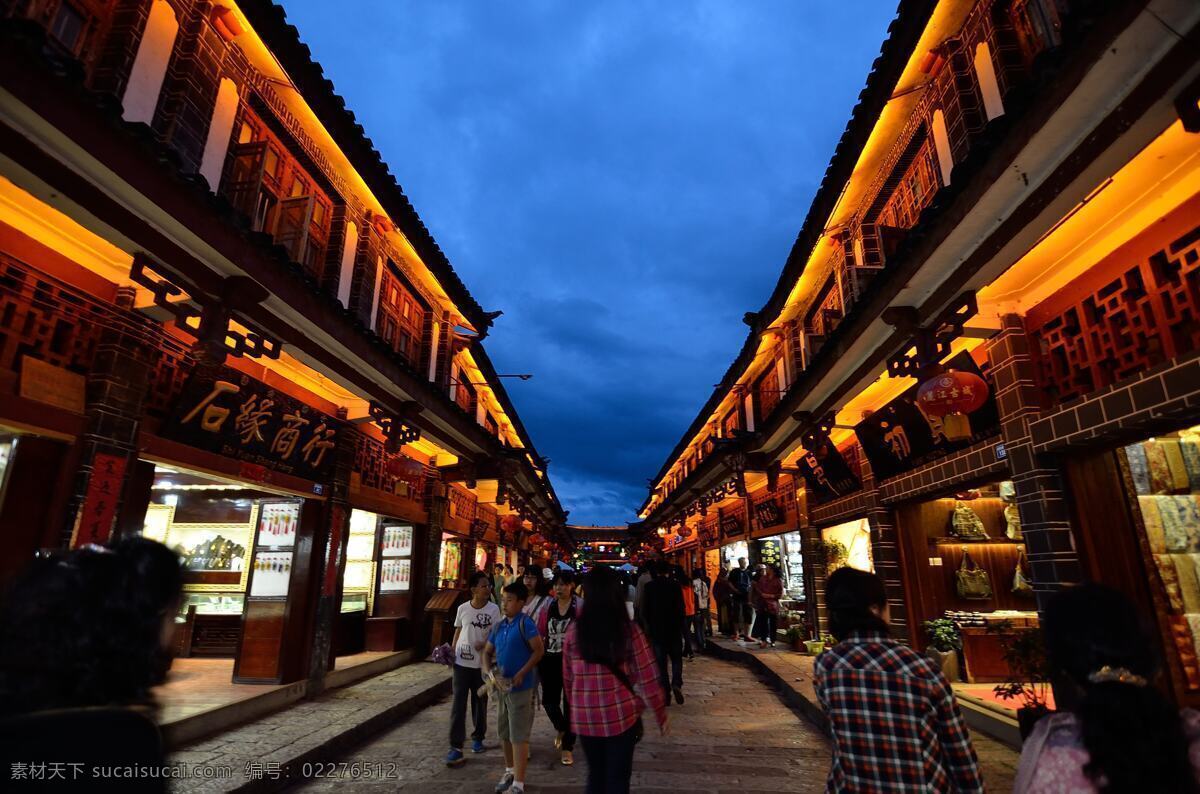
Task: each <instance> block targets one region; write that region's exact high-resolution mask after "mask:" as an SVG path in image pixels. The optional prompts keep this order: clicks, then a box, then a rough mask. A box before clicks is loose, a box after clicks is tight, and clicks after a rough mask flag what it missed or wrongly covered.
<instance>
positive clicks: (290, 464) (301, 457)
mask: <svg viewBox="0 0 1200 794" xmlns="http://www.w3.org/2000/svg"><path fill="white" fill-rule="evenodd" d="M341 425H342V423H341V421H340V420H338V419H335V418H333V417H332V416H329V415H327V414H324V413H322V412H321V411H318V410H317V409H316V408H313V407H312V406H310V405H306V404H305V403H302V402H300V401H299V400H297V399H295V398H293V397H289V396H288V395H286V394H283V393H282V392H280V391H278V390H276V389H273V388H271V387H270V386H268V385H267V384H265V383H263V382H262V381H259V380H255V379H254V378H252V377H250V376H249V375H244V374H242V373H240V372H237V371H236V370H233V369H230V368H228V367H223V368H222V369H221V370H220V372H219V374H217V375H216V376H215V377H214V376H211V375H207V376H201V375H193V376H192V377H191V378H190V379H189V380H188V382H187V384H186V385H185V386H184V388H183V394H182V395H181V396H180V398H179V401H178V402H177V403H176V404H175V410H174V411H173V412H172V414H171V416H170V417H169V418H168V419H167V421H166V422H164V423H163V426H162V429H161V430H160V431H159V434H160V435H162V436H163V437H164V438H169V439H171V440H173V441H179V442H182V443H184V444H188V445H190V446H193V447H199V448H200V449H205V450H208V451H209V452H215V453H217V454H219V455H225V456H226V457H230V458H235V459H237V460H240V461H243V462H244V463H247V464H250V465H252V466H263V467H265V468H268V469H272V470H274V471H280V472H283V473H285V474H292V475H295V476H297V477H303V478H305V479H309V480H316V481H324V480H327V479H329V476H330V472H331V471H332V468H333V458H334V448H335V447H336V445H337V435H338V432H339V430H340V428H341Z"/></svg>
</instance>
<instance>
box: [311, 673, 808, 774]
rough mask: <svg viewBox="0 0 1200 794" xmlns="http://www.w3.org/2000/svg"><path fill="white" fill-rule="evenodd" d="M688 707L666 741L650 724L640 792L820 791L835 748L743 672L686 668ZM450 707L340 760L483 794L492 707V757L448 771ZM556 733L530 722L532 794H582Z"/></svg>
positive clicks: (495, 758)
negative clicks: (561, 758) (563, 761)
mask: <svg viewBox="0 0 1200 794" xmlns="http://www.w3.org/2000/svg"><path fill="white" fill-rule="evenodd" d="M684 692H685V694H686V696H687V701H686V702H685V703H684V705H683V706H681V707H680V706H672V707H671V709H670V711H671V721H672V722H671V735H670V736H668V737H661V736H659V735H658V733H657V730H653V729H651V726H650V725H649V724H647V736H646V739H645V740H644V741H643V743H642V744H641V746H639V748H638V751H637V756H636V759H635V763H634V775H633V788H634V789H635V790H637V791H673V792H685V791H686V792H692V791H710V792H718V791H731V792H733V791H736V792H738V794H752V792H755V791H772V792H777V791H788V792H808V791H812V792H817V791H822V790H823V788H824V782H825V774H826V772H827V771H828V768H829V744H828V742H827V741H826V739H825V738H824V737H823V736H822V735H821V734H820V732H818V731H817V729H816V728H814V727H813V726H812V725H811V724H809V723H808V722H807V721H805V720H802V719H800V718H799V717H797V716H796V715H795V714H794V713H793V712H792V711H791V710H790V709H789V708H788V707H787V706H785V705H784V704H783V702H782V701H781V700H780V699H779V698H778V696H776V695H775V693H773V692H772V691H771V690H769V689H768V688H767V687H765V686H764V685H763V684H762V683H760V682H759V681H758V680H757V679H756V678H755V677H754V676H753V675H752V674H751V673H750V672H749V671H748V670H747V669H746V668H744V667H742V666H741V665H738V664H733V663H730V662H723V661H718V660H716V659H712V658H698V659H697V660H696V661H694V662H687V663H685V666H684ZM448 710H449V701H448V699H447V700H443V701H442V702H441V703H439V704H437V705H436V706H433V707H431V708H427V709H425V710H423V711H422V712H420V713H419V714H417V715H416V716H414V717H412V718H411V719H409V720H408V721H406V722H403V723H401V724H399V725H397V726H396V727H395V728H393V729H392V730H390V731H388V732H387V733H385V734H382V735H380V736H379V737H378V738H376V739H374V740H372V741H370V742H369V743H367V744H366V745H364V746H362V747H360V748H358V749H357V750H355V751H354V752H352V753H350V754H348V755H347V756H346V757H344V758H343V759H341V760H344V761H347V762H351V763H353V762H359V763H361V764H364V765H366V766H368V767H370V766H374V765H377V764H381V763H382V764H387V763H392V762H394V763H395V764H396V765H397V769H396V772H395V774H396V775H397V776H398V777H399V781H400V783H401V785H400V788H401V790H404V791H429V792H435V791H436V792H439V794H449V792H487V791H491V790H492V786H493V784H494V783H495V781H496V780H497V779H498V778H499V777H500V773H501V772H502V771H503V754H502V752H501V750H500V747H499V743H498V741H497V739H496V734H495V719H494V716H495V706H494V705H493V706H492V717H493V719H492V720H491V721H490V722H489V725H488V739H487V742H486V744H487V748H488V749H487V752H486V753H484V754H482V755H478V756H476V755H472V754H471V753H470V752H469V750H468V753H467V763H466V764H465V765H464V766H462V767H460V768H458V769H448V768H446V766H445V765H444V763H443V761H442V759H443V756H445V754H446V749H447V744H446V731H447V725H448V721H447V718H448ZM553 741H554V731H553V729H552V728H551V726H550V722H549V720H548V719H547V718H546V716H545V713H544V712H540V711H539V713H538V717H537V719H536V721H535V723H534V734H533V758H532V760H531V761H530V771H529V774H528V776H527V779H526V787H527V789H528V790H529V791H538V792H568V791H580V790H582V785H583V781H584V779H585V776H586V774H587V765H586V762H585V760H584V757H583V751H582V748H576V764H575V766H574V767H570V768H568V767H563V766H561V765H560V764H559V763H558V753H557V752H556V751H555V750H554V745H553ZM346 786H347V782H346V781H345V780H335V779H328V780H320V781H310V782H308V783H307V784H305V785H303V787H302V790H304V791H309V792H321V791H335V790H339V789H340V790H345V787H346ZM396 788H397V780H396V779H395V777H393V779H391V780H377V781H373V782H368V781H366V780H356V781H355V782H354V785H353V789H354V790H355V791H395V790H396Z"/></svg>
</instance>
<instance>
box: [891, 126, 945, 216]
mask: <svg viewBox="0 0 1200 794" xmlns="http://www.w3.org/2000/svg"><path fill="white" fill-rule="evenodd" d="M941 187H942V179H941V175H940V173H939V169H938V166H937V161H936V160H935V155H934V150H933V141H932V140H930V139H928V138H927V139H926V140H925V142H924V143H923V144H921V147H920V148H919V149H918V150H917V153H916V154H915V155H914V156H913V161H912V163H911V164H909V166H908V168H907V169H905V171H904V174H903V175H902V176H901V177H900V179H899V181H898V183H897V185H896V188H895V190H894V191H893V192H892V195H891V197H890V198H889V199H888V201H887V203H886V204H885V205H884V207H883V210H882V211H881V212H880V213H879V220H878V223H879V224H880V225H883V226H892V227H895V228H899V229H911V228H912V227H913V226H915V225H916V224H917V219H918V218H919V217H920V215H921V211H922V210H923V209H925V208H926V207H927V206H929V203H930V202H931V201H933V196H934V194H936V193H937V191H938V190H939V189H940V188H941Z"/></svg>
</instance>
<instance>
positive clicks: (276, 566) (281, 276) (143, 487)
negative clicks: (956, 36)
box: [0, 0, 565, 688]
mask: <svg viewBox="0 0 1200 794" xmlns="http://www.w3.org/2000/svg"><path fill="white" fill-rule="evenodd" d="M495 314H496V313H488V312H485V311H484V310H483V309H482V308H481V307H480V306H479V304H478V303H476V301H475V300H474V299H473V298H472V297H471V294H470V292H469V291H468V290H467V288H466V286H465V285H464V284H463V283H462V281H461V280H460V279H459V278H458V276H457V275H456V274H455V272H454V270H453V268H452V267H451V265H450V263H449V261H448V260H447V258H446V256H445V254H444V253H443V252H442V251H441V249H440V248H439V247H438V245H437V243H436V241H435V240H434V239H433V237H432V236H431V235H430V233H429V231H428V230H427V229H426V227H425V226H424V224H423V223H422V221H421V219H420V217H419V216H418V215H417V213H416V211H415V210H414V209H413V207H412V205H411V204H410V203H409V201H408V199H407V198H406V197H405V195H404V193H403V192H402V190H401V188H400V186H399V185H398V184H397V182H396V179H395V177H394V176H393V175H392V174H391V173H390V172H389V170H388V168H387V166H386V165H385V164H384V162H383V161H382V159H381V158H380V155H379V152H378V151H376V150H375V149H374V148H373V146H372V144H371V141H370V139H369V138H368V137H366V133H365V132H364V130H363V128H362V127H361V126H360V125H359V124H358V123H357V122H356V120H355V118H354V115H353V113H351V112H350V111H349V110H348V109H347V108H346V106H345V102H344V101H343V100H342V98H341V97H340V96H338V95H337V94H336V93H335V92H334V89H333V85H332V84H331V83H330V82H329V80H327V79H326V78H325V77H324V75H323V74H322V71H321V67H320V66H319V65H318V64H316V63H314V62H313V61H312V59H311V55H310V52H309V50H308V48H307V47H306V46H305V45H304V44H303V43H301V41H300V40H299V38H298V35H297V31H296V29H295V28H294V27H292V26H291V25H289V24H288V23H287V21H286V19H285V17H284V13H283V10H282V9H281V8H279V7H278V6H276V5H274V4H273V3H272V2H270V0H238V2H234V1H233V0H2V1H0V430H2V431H3V435H2V437H0V472H2V474H0V487H2V490H0V527H2V528H3V529H2V530H0V531H2V533H3V538H2V541H3V554H2V555H0V580H2V579H7V578H9V577H11V576H12V575H14V573H15V572H16V571H18V570H19V569H20V568H21V567H22V566H23V565H24V564H25V562H26V561H27V560H28V559H29V558H30V557H31V555H32V554H33V553H34V551H35V550H37V549H44V548H49V549H54V548H64V547H67V546H69V545H80V544H83V543H102V542H104V541H106V540H108V539H109V538H111V537H113V536H114V535H128V534H145V535H147V536H150V537H155V538H158V539H160V540H162V541H164V542H165V543H167V544H169V545H170V546H172V547H173V548H176V549H177V550H178V551H179V552H180V553H181V554H182V555H183V557H184V560H185V564H186V566H187V570H188V572H187V585H186V590H187V593H186V596H187V598H186V603H185V604H184V611H183V614H182V615H181V617H180V620H181V624H180V625H181V631H180V636H179V644H180V650H181V652H183V653H185V654H195V655H211V656H227V657H233V658H234V660H235V661H234V672H233V675H234V678H235V680H237V681H242V682H274V683H287V682H292V681H299V680H305V679H308V680H309V681H310V682H312V683H314V684H315V685H316V686H317V687H318V688H319V686H320V683H321V681H322V680H323V676H324V673H325V671H326V670H327V669H329V668H330V666H331V665H332V664H333V659H334V656H335V655H336V654H337V653H349V652H352V651H354V650H361V649H363V648H367V649H374V650H396V649H401V648H408V647H420V646H422V645H423V644H424V643H425V642H427V638H428V636H429V631H430V627H429V626H428V625H427V623H428V621H427V620H426V613H425V610H424V608H425V605H426V603H427V602H428V600H429V599H430V597H431V596H432V595H434V594H435V592H437V591H438V590H441V589H445V588H450V589H454V588H457V587H460V586H461V585H462V584H463V583H464V582H465V578H466V576H467V575H468V574H469V573H470V572H471V571H472V570H474V569H475V568H476V567H477V566H478V567H484V566H486V565H488V564H490V563H491V562H493V561H494V560H497V559H501V558H503V559H504V560H505V561H510V562H512V563H513V564H517V563H519V562H520V561H522V560H524V559H527V558H528V557H529V556H530V555H531V554H545V553H546V547H547V546H552V545H554V544H557V543H559V542H562V541H563V540H564V537H565V536H564V535H563V534H562V525H563V522H564V520H565V514H564V512H563V510H562V508H561V506H560V505H559V504H558V501H557V499H556V497H555V494H554V490H553V488H552V486H551V485H550V481H549V479H548V477H547V473H546V465H545V462H544V461H543V460H542V458H541V457H540V456H539V455H538V453H537V451H536V449H535V448H534V446H533V444H532V442H531V440H530V438H529V436H528V433H526V431H525V429H524V427H523V426H522V424H521V421H520V419H519V417H518V416H517V414H516V412H515V410H514V408H513V405H512V402H511V401H510V399H509V397H508V395H507V394H506V392H505V390H504V387H503V385H502V382H501V380H500V378H499V376H498V375H497V373H496V372H495V370H494V368H493V366H492V364H491V362H490V361H489V359H488V357H487V354H486V353H485V351H484V349H483V346H482V344H481V342H482V340H483V339H484V337H485V336H487V333H488V330H489V328H490V326H491V323H492V321H493V319H494V317H495Z"/></svg>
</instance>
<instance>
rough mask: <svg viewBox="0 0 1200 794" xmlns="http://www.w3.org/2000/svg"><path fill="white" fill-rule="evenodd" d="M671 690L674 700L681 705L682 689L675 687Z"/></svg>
mask: <svg viewBox="0 0 1200 794" xmlns="http://www.w3.org/2000/svg"><path fill="white" fill-rule="evenodd" d="M671 691H672V692H674V693H675V702H676V703H678V704H679V705H681V706H682V705H683V690H682V689H680V688H679V687H675V688H674V689H673V690H671Z"/></svg>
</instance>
